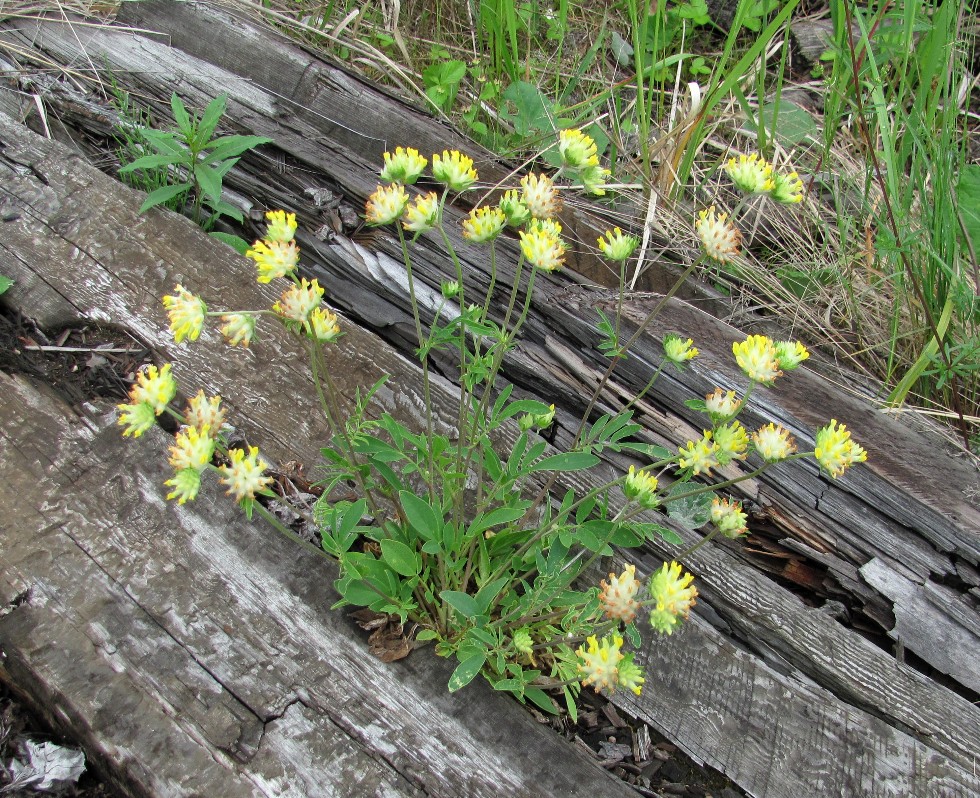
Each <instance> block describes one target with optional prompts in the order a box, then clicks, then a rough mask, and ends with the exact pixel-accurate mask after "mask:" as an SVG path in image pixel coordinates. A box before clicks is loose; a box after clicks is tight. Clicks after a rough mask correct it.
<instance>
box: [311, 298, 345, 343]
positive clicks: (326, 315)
mask: <svg viewBox="0 0 980 798" xmlns="http://www.w3.org/2000/svg"><path fill="white" fill-rule="evenodd" d="M309 324H310V335H311V336H312V337H313V338H314V339H316V340H317V341H321V342H323V343H329V342H331V341H336V340H337V339H338V338H339V337H340V335H341V332H340V323H339V322H338V320H337V314H336V313H333V312H331V311H329V310H327V309H326V308H324V307H318V308H314V309H313V312H312V313H310V318H309Z"/></svg>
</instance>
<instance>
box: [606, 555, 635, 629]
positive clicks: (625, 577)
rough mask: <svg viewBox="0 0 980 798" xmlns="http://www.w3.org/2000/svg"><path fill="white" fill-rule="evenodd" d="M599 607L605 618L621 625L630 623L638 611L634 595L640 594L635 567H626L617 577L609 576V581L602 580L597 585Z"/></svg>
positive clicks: (614, 575)
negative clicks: (598, 588) (598, 589)
mask: <svg viewBox="0 0 980 798" xmlns="http://www.w3.org/2000/svg"><path fill="white" fill-rule="evenodd" d="M599 587H600V588H602V590H601V591H600V592H599V606H601V607H602V611H603V612H604V613H605V614H606V617H607V618H611V619H612V620H614V621H622V622H623V623H631V622H632V621H633V619H634V618H635V617H636V613H637V612H638V611H639V609H640V602H639V601H637V600H636V594H637V593H639V592H640V583H639V581H638V580H637V578H636V566H634V565H627V566H626V570H624V571H623V572H622V573H621V574H620V575H619V576H616V574H609V581H608V582H606V580H605V579H603V580H602V581H601V582H600V583H599Z"/></svg>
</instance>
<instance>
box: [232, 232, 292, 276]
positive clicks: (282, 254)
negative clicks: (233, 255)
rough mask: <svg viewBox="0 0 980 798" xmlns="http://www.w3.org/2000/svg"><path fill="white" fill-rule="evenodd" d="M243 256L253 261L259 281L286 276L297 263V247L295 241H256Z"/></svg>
mask: <svg viewBox="0 0 980 798" xmlns="http://www.w3.org/2000/svg"><path fill="white" fill-rule="evenodd" d="M245 256H246V257H248V258H251V259H252V260H254V261H255V267H256V270H257V271H258V274H259V276H258V277H257V278H256V280H257V281H258V282H260V283H269V282H272V281H273V280H274V279H275V278H277V277H288V276H289V275H290V274H292V273H293V272H294V271H296V264H297V263H299V247H297V246H296V242H295V241H256V242H255V243H254V244H253V245H252V248H251V249H250V250H248V252H246V253H245Z"/></svg>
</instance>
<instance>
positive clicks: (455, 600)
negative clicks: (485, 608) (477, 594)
mask: <svg viewBox="0 0 980 798" xmlns="http://www.w3.org/2000/svg"><path fill="white" fill-rule="evenodd" d="M439 597H440V598H441V599H442V600H443V601H445V602H446V603H447V604H448V605H449V606H450V607H452V608H453V609H454V610H456V612H458V613H459V614H460V615H462V616H463V617H464V618H467V619H472V618H475V617H476V616H477V615H479V614H480V605H479V604H477V603H476V599H475V598H473V596H470V595H468V594H467V593H461V592H460V591H458V590H443V591H442V592H441V593H440V594H439Z"/></svg>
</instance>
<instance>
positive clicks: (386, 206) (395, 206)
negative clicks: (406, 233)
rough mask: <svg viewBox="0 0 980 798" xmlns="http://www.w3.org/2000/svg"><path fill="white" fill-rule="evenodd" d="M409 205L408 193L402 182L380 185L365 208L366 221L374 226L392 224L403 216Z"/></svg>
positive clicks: (369, 198)
mask: <svg viewBox="0 0 980 798" xmlns="http://www.w3.org/2000/svg"><path fill="white" fill-rule="evenodd" d="M407 205H408V194H406V193H405V187H404V186H403V185H402V184H401V183H393V184H392V185H390V186H378V187H377V189H375V191H374V193H373V194H372V195H371V196H370V197H368V200H367V204H366V205H365V208H364V221H365V222H367V224H369V225H372V226H380V225H385V224H391V223H392V222H395V221H397V220H398V219H400V218H401V216H402V214H403V213H405V207H406V206H407Z"/></svg>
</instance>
